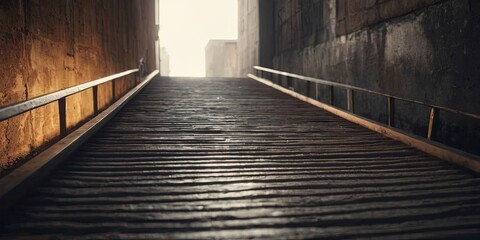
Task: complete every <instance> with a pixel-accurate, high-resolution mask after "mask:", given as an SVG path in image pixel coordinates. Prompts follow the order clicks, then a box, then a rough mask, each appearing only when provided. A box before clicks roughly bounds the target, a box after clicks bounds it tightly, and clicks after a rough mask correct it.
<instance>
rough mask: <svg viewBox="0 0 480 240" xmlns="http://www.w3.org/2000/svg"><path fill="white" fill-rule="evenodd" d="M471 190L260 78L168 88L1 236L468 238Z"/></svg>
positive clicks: (146, 96) (454, 174)
mask: <svg viewBox="0 0 480 240" xmlns="http://www.w3.org/2000/svg"><path fill="white" fill-rule="evenodd" d="M479 183H480V179H479V178H478V175H477V174H475V173H473V172H470V171H468V170H465V169H463V168H460V167H457V166H454V165H451V164H449V163H447V162H444V161H439V160H438V159H435V158H434V157H431V156H429V155H426V154H424V153H422V152H420V151H418V150H416V149H413V148H411V147H409V146H406V145H404V144H402V143H400V142H397V141H394V140H391V139H389V138H386V137H384V136H382V135H381V134H378V133H375V132H373V131H370V130H368V129H365V128H363V127H361V126H359V125H357V124H354V123H351V122H348V121H346V120H344V119H342V118H340V117H338V116H335V115H332V114H330V113H328V112H326V111H324V110H321V109H318V108H316V107H314V106H311V105H310V104H307V103H305V102H302V101H298V100H296V99H293V98H292V97H290V96H288V95H285V94H282V93H280V92H278V91H276V90H274V89H271V88H268V87H265V86H264V85H262V84H260V83H258V82H256V81H252V80H246V79H179V78H171V79H170V78H165V79H161V80H156V81H153V82H152V83H151V84H150V85H149V86H147V87H146V88H145V89H144V91H143V92H142V93H141V94H139V95H138V96H137V97H136V98H135V99H134V100H133V101H132V102H130V103H129V104H128V105H127V106H125V107H124V109H123V110H122V112H120V113H119V114H118V115H117V116H116V117H115V118H114V119H112V121H110V122H109V123H108V124H107V125H105V126H104V127H103V128H102V129H101V130H100V131H99V132H98V133H97V134H96V135H95V136H94V137H93V138H91V139H90V140H89V141H88V142H86V143H85V144H84V145H83V146H82V147H81V148H80V149H79V150H78V151H77V152H76V153H75V154H74V155H72V156H71V157H70V159H69V160H68V161H67V162H65V163H64V164H63V165H62V166H60V167H59V168H58V169H57V170H56V171H55V172H54V173H53V174H52V175H51V177H50V178H49V179H48V181H45V182H44V183H43V184H42V185H41V186H40V187H38V188H37V189H36V190H35V191H33V192H31V193H30V195H29V196H28V197H27V198H25V199H24V200H23V201H21V202H20V203H19V204H18V206H17V207H16V208H15V209H14V210H13V211H12V212H11V213H10V214H9V215H8V216H2V223H1V227H0V232H1V234H0V236H2V237H3V238H5V239H11V238H12V237H17V238H20V237H25V238H29V237H30V238H32V237H35V238H46V239H48V238H60V239H105V238H110V239H176V238H177V239H178V238H180V239H212V238H223V239H245V238H270V239H305V238H314V239H345V238H356V239H375V238H377V239H411V238H433V239H435V238H449V237H451V238H453V237H464V238H465V237H471V238H472V237H474V236H477V235H478V234H480V230H479V229H480V212H479V211H478V209H480V206H479V205H480V201H479V200H480V184H479Z"/></svg>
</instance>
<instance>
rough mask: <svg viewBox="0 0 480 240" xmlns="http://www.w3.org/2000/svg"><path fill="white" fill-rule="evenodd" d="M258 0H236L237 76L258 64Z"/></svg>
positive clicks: (244, 74)
mask: <svg viewBox="0 0 480 240" xmlns="http://www.w3.org/2000/svg"><path fill="white" fill-rule="evenodd" d="M258 1H259V0H238V46H237V49H238V54H239V58H238V71H239V73H238V76H240V77H246V76H247V74H248V73H250V72H252V67H253V66H255V65H258V64H259V53H258V49H259V12H258V11H259V10H258V9H259V6H258Z"/></svg>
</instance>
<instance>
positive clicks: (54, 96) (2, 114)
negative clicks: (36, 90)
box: [0, 69, 138, 135]
mask: <svg viewBox="0 0 480 240" xmlns="http://www.w3.org/2000/svg"><path fill="white" fill-rule="evenodd" d="M137 72H138V69H131V70H127V71H124V72H121V73H117V74H113V75H110V76H107V77H103V78H100V79H97V80H93V81H90V82H87V83H84V84H79V85H76V86H73V87H70V88H67V89H63V90H60V91H56V92H53V93H49V94H46V95H42V96H39V97H36V98H32V99H28V100H25V101H22V102H19V103H15V104H12V105H9V106H5V107H2V108H0V121H3V120H6V119H9V118H12V117H15V116H17V115H19V114H22V113H25V112H28V111H31V110H33V109H36V108H38V107H41V106H45V105H47V104H49V103H53V102H58V112H59V121H60V134H61V135H65V133H66V132H67V116H66V98H67V97H68V96H71V95H74V94H77V93H80V92H82V91H85V90H87V89H90V88H93V109H94V115H97V114H98V89H97V88H98V85H101V84H104V83H107V82H112V94H113V101H115V99H116V96H115V92H116V90H115V80H116V79H119V78H121V77H125V76H128V75H130V74H133V73H137Z"/></svg>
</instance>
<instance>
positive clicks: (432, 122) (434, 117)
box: [427, 107, 438, 140]
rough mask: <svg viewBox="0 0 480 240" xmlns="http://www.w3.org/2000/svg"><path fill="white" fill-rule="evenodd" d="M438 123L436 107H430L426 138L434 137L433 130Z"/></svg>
mask: <svg viewBox="0 0 480 240" xmlns="http://www.w3.org/2000/svg"><path fill="white" fill-rule="evenodd" d="M437 123H438V109H437V108H434V107H432V109H431V110H430V121H428V133H427V139H428V140H432V138H433V137H434V136H433V135H434V131H435V129H436V128H437V125H438V124H437Z"/></svg>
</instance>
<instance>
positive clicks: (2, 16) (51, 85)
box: [0, 0, 156, 169]
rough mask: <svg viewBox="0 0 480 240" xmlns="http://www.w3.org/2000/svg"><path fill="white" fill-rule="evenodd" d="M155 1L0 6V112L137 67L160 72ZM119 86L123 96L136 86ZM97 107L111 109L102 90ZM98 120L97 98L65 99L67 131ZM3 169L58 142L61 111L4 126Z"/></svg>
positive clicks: (0, 134) (24, 0) (61, 0)
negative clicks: (143, 62)
mask: <svg viewBox="0 0 480 240" xmlns="http://www.w3.org/2000/svg"><path fill="white" fill-rule="evenodd" d="M154 21H155V16H154V2H153V1H133V0H131V1H119V0H116V1H106V0H103V1H93V0H82V1H76V0H51V1H40V0H6V1H0V55H1V56H2V60H1V61H0V106H5V105H8V104H12V103H16V102H19V101H22V100H26V99H30V98H33V97H37V96H40V95H43V94H46V93H50V92H53V91H57V90H61V89H64V88H67V87H71V86H74V85H76V84H79V83H84V82H88V81H90V80H94V79H97V78H100V77H103V76H107V75H111V74H113V73H116V72H121V71H125V70H128V69H132V68H137V67H138V60H139V59H140V58H141V57H145V58H147V59H148V61H147V62H148V68H149V69H150V70H153V69H154V64H155V60H154V54H155V53H154V44H153V43H154V40H155V38H156V33H154V29H155V28H154V25H155V22H154ZM133 80H134V79H133V77H130V78H125V79H122V80H119V81H118V83H117V84H116V94H117V96H119V95H121V94H122V93H124V92H126V91H127V90H128V89H129V88H131V87H132V86H133V84H134V83H133ZM99 95H100V96H99V107H100V108H105V107H106V106H107V105H108V104H109V103H110V102H111V101H112V91H111V84H110V83H108V84H104V85H103V86H100V87H99ZM92 114H93V102H92V90H87V91H84V92H82V93H80V94H77V95H73V96H71V97H68V98H67V125H68V127H69V128H72V127H74V126H76V125H78V124H79V123H81V122H82V121H85V120H86V119H87V118H89V117H91V116H92ZM0 129H2V131H0V166H1V168H2V169H6V168H8V167H9V166H12V165H13V164H14V163H15V162H16V161H17V160H19V159H23V158H25V157H26V156H27V155H32V154H34V152H35V151H37V150H38V149H40V148H42V147H43V146H45V144H47V143H49V142H51V141H53V140H55V139H56V138H57V137H58V135H59V120H58V106H57V104H56V103H52V104H49V105H47V106H44V107H41V108H38V109H36V110H34V111H32V112H29V113H25V114H22V115H20V116H17V117H14V118H12V119H10V120H7V121H2V122H0Z"/></svg>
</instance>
